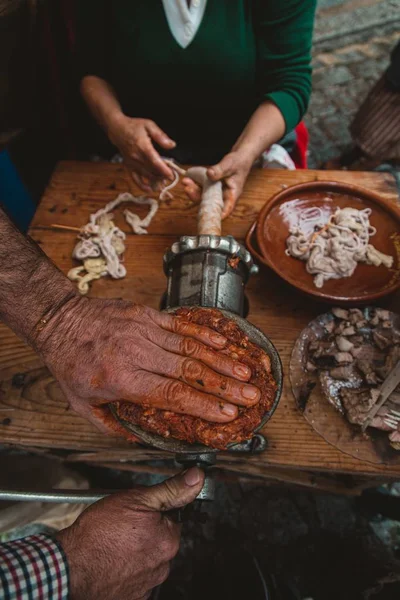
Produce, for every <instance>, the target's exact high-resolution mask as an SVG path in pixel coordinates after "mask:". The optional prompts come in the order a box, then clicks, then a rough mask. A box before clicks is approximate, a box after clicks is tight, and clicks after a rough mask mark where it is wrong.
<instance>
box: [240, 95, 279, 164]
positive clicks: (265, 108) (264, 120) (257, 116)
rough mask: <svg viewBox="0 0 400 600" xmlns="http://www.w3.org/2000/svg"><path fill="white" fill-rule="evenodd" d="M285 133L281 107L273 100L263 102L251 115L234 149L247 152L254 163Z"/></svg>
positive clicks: (242, 152) (243, 152)
mask: <svg viewBox="0 0 400 600" xmlns="http://www.w3.org/2000/svg"><path fill="white" fill-rule="evenodd" d="M284 133H285V121H284V119H283V116H282V113H281V111H280V110H279V108H277V106H275V104H273V103H272V102H269V101H266V102H263V103H262V104H260V106H259V107H258V108H257V110H255V112H254V113H253V115H252V116H251V118H250V120H249V122H248V123H247V125H246V127H245V128H244V130H243V132H242V134H241V136H240V137H239V139H238V140H237V142H236V144H235V145H234V147H233V148H232V151H234V152H240V153H241V154H245V155H246V156H247V157H248V159H249V161H250V162H251V163H253V162H254V161H255V160H257V158H258V157H259V156H260V155H261V154H262V153H263V152H264V150H266V149H267V148H269V147H270V146H271V145H272V144H274V143H275V142H277V141H278V140H279V139H280V138H281V137H282V136H283V135H284Z"/></svg>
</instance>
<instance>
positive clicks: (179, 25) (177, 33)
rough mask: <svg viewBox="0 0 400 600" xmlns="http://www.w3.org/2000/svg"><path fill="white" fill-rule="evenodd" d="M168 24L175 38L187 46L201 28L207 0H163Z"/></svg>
mask: <svg viewBox="0 0 400 600" xmlns="http://www.w3.org/2000/svg"><path fill="white" fill-rule="evenodd" d="M162 2H163V5H164V10H165V14H166V17H167V21H168V25H169V28H170V30H171V33H172V35H173V36H174V38H175V40H176V41H177V42H178V44H179V45H180V46H181V47H182V48H187V47H188V46H189V44H190V43H191V42H192V41H193V40H194V38H195V36H196V33H197V32H198V30H199V27H200V25H201V22H202V20H203V16H204V12H205V10H206V4H207V0H191V3H190V8H189V7H188V5H187V1H186V0H162Z"/></svg>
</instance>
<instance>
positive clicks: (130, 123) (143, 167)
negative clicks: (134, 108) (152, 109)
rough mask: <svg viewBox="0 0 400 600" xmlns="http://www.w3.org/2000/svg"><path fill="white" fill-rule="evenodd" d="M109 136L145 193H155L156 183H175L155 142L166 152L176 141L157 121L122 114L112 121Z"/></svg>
mask: <svg viewBox="0 0 400 600" xmlns="http://www.w3.org/2000/svg"><path fill="white" fill-rule="evenodd" d="M108 135H109V138H110V140H111V142H112V143H113V144H114V145H115V146H117V148H118V149H119V151H120V152H121V154H122V157H123V159H124V162H125V165H126V166H127V168H128V170H129V171H130V173H131V175H132V178H133V180H134V181H135V183H136V184H137V185H138V186H139V187H140V188H141V189H142V190H143V191H145V192H147V193H152V191H154V190H153V188H152V184H153V183H154V182H159V183H160V182H162V181H163V180H165V179H171V180H173V178H174V176H173V173H172V171H171V169H170V168H169V167H168V166H167V165H166V164H165V162H164V161H163V160H162V158H161V156H160V155H159V153H158V152H157V150H156V149H155V148H154V146H153V142H156V143H157V144H158V145H159V146H161V148H165V149H166V150H171V149H172V148H174V147H175V142H174V141H173V140H171V138H169V137H168V135H167V134H166V133H164V131H162V130H161V129H160V128H159V127H158V125H156V124H155V123H154V121H150V120H149V119H132V118H130V117H127V116H125V115H123V114H122V113H120V114H118V115H117V116H116V117H114V118H113V119H112V120H111V121H110V124H109V127H108Z"/></svg>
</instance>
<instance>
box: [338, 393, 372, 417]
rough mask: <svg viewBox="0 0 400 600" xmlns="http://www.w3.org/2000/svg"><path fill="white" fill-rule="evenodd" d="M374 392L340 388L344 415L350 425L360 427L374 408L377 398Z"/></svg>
mask: <svg viewBox="0 0 400 600" xmlns="http://www.w3.org/2000/svg"><path fill="white" fill-rule="evenodd" d="M375 391H376V390H371V389H370V388H361V389H355V390H354V389H349V388H342V389H341V390H340V397H341V399H342V403H343V406H344V408H345V411H346V415H347V417H348V419H349V421H350V423H355V424H356V425H362V424H363V423H364V421H365V419H366V418H367V415H368V412H369V411H370V410H371V408H372V407H373V406H374V404H375V403H376V401H377V398H378V396H379V392H378V395H376V394H375V393H373V392H375Z"/></svg>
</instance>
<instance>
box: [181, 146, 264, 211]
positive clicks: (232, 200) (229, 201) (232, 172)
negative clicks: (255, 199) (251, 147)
mask: <svg viewBox="0 0 400 600" xmlns="http://www.w3.org/2000/svg"><path fill="white" fill-rule="evenodd" d="M252 164H253V160H252V158H249V157H248V156H246V155H245V154H244V153H241V152H238V151H233V152H230V153H229V154H227V155H226V156H224V158H223V159H222V160H221V162H219V163H218V164H216V165H214V166H212V167H210V168H209V169H208V171H207V175H208V177H209V178H210V179H211V181H222V182H223V193H224V210H223V213H222V218H223V219H225V218H226V217H228V216H229V215H230V214H231V213H232V211H233V209H234V208H235V206H236V202H237V201H238V199H239V197H240V195H241V193H242V191H243V188H244V185H245V183H246V180H247V177H248V175H249V172H250V169H251V167H252ZM183 184H184V186H185V191H186V193H187V195H188V196H189V198H191V199H192V200H196V201H197V200H198V201H199V200H200V198H201V190H200V188H199V186H198V185H196V184H195V183H194V181H192V180H191V179H189V178H185V179H184V180H183Z"/></svg>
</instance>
